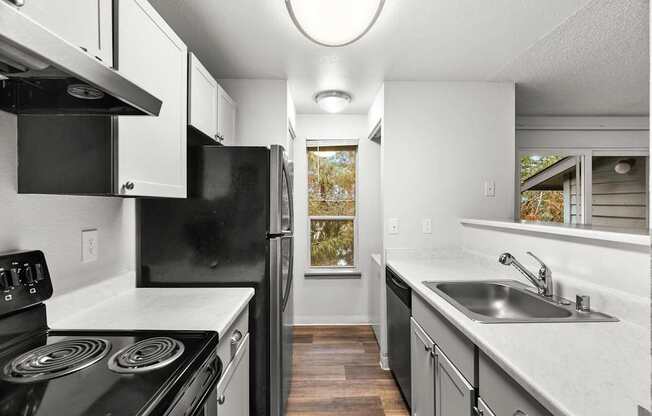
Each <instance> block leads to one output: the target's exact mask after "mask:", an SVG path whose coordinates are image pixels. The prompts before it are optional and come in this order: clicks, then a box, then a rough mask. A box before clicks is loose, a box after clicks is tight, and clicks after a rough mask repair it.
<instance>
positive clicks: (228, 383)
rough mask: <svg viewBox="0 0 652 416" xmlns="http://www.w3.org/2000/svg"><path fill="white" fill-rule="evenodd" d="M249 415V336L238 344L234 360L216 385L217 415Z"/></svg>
mask: <svg viewBox="0 0 652 416" xmlns="http://www.w3.org/2000/svg"><path fill="white" fill-rule="evenodd" d="M248 414H249V335H246V336H245V339H244V341H242V343H241V344H240V348H238V352H237V353H236V356H235V358H234V359H233V361H231V364H229V366H228V367H227V369H226V370H225V371H224V373H223V374H222V378H221V379H220V382H219V383H218V385H217V415H218V416H243V415H248Z"/></svg>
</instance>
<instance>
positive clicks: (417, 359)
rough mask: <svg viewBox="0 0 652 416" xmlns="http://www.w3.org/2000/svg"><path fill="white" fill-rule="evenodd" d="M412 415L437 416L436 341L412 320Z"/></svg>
mask: <svg viewBox="0 0 652 416" xmlns="http://www.w3.org/2000/svg"><path fill="white" fill-rule="evenodd" d="M410 330H411V335H410V348H411V355H410V357H411V365H410V366H411V371H412V409H411V410H412V416H435V343H434V342H433V341H432V339H430V337H429V336H428V334H426V332H425V331H424V330H423V328H421V327H420V326H419V324H418V323H417V321H415V320H414V319H411V320H410Z"/></svg>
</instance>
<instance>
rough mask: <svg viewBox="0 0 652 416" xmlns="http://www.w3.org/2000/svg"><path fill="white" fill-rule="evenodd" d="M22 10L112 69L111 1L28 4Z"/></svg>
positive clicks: (53, 0)
mask: <svg viewBox="0 0 652 416" xmlns="http://www.w3.org/2000/svg"><path fill="white" fill-rule="evenodd" d="M20 10H21V11H22V12H23V13H25V14H26V15H28V16H29V17H31V18H32V19H34V20H36V21H37V22H39V23H40V24H41V25H43V26H44V27H46V28H47V29H49V30H51V31H52V32H54V33H56V34H57V35H59V36H60V37H62V38H63V39H65V40H67V41H68V42H70V43H72V44H73V45H75V46H79V47H80V48H83V49H85V50H86V51H87V52H88V53H89V54H91V55H93V56H95V57H97V58H100V60H101V61H102V62H104V63H106V64H107V65H108V66H113V19H112V0H26V1H25V5H24V6H23V7H22V8H21V9H20Z"/></svg>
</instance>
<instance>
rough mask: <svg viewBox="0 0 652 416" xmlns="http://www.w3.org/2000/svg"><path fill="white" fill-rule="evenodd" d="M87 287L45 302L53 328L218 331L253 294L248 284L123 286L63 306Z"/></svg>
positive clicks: (91, 289) (89, 293) (88, 291)
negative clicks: (102, 297)
mask: <svg viewBox="0 0 652 416" xmlns="http://www.w3.org/2000/svg"><path fill="white" fill-rule="evenodd" d="M97 292H98V289H97V288H96V287H94V286H90V287H88V288H85V289H81V290H78V291H76V292H73V293H71V294H68V295H64V296H62V297H61V298H53V299H51V300H49V301H48V302H47V314H48V323H49V326H50V327H51V328H53V329H143V330H146V329H153V330H158V329H160V330H201V331H216V332H217V333H218V334H222V333H223V332H224V331H225V330H226V329H228V328H229V327H230V326H231V324H232V323H233V322H234V320H235V319H236V318H237V317H238V315H239V314H240V312H242V311H243V310H244V308H245V307H247V305H248V304H249V300H250V299H251V298H252V297H253V295H254V290H253V289H252V288H126V289H123V290H120V291H118V293H113V294H112V295H111V296H109V297H108V298H105V300H102V301H99V302H97V303H94V304H92V305H87V307H80V308H77V309H75V310H71V308H70V307H69V306H68V305H66V304H67V303H69V302H68V300H69V299H71V297H75V298H77V299H79V298H84V297H93V296H97Z"/></svg>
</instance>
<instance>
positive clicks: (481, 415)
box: [473, 406, 484, 416]
mask: <svg viewBox="0 0 652 416" xmlns="http://www.w3.org/2000/svg"><path fill="white" fill-rule="evenodd" d="M473 412H474V413H475V414H476V416H484V410H482V409H479V408H478V406H473Z"/></svg>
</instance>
